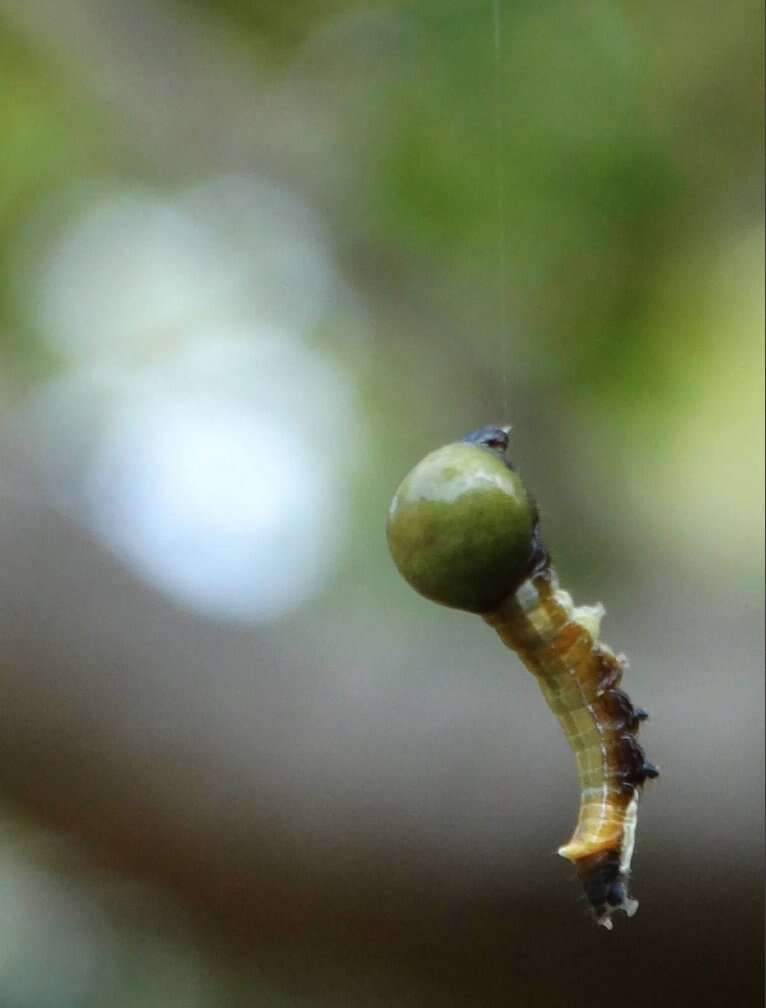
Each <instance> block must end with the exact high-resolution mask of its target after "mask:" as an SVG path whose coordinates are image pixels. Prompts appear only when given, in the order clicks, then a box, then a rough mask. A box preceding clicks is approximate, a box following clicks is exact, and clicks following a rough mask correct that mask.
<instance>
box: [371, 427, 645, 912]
mask: <svg viewBox="0 0 766 1008" xmlns="http://www.w3.org/2000/svg"><path fill="white" fill-rule="evenodd" d="M509 434H510V427H492V426H491V427H482V428H481V429H479V430H477V431H474V432H473V433H471V434H468V435H467V436H466V437H464V438H463V439H462V440H461V441H457V442H455V443H454V444H451V445H446V446H445V447H443V448H439V449H437V450H436V451H434V452H431V453H430V454H429V455H427V456H426V457H425V458H424V459H423V460H422V461H421V462H420V463H418V465H416V466H415V468H414V469H413V470H412V471H411V472H410V473H409V474H408V475H407V476H406V477H405V479H404V480H403V481H402V483H401V485H400V486H399V489H398V490H397V491H396V494H395V495H394V498H393V500H392V501H391V506H390V508H389V512H388V520H387V524H386V535H387V539H388V544H389V548H390V550H391V554H392V557H393V560H394V563H395V565H396V567H397V569H398V570H399V572H400V574H401V575H402V576H403V577H404V579H405V580H406V581H407V582H408V583H409V584H410V585H411V586H412V587H413V588H414V589H415V590H416V591H418V592H419V593H420V594H421V595H424V596H425V597H426V598H428V599H430V600H432V601H434V602H437V603H440V604H442V605H446V606H449V607H451V608H455V609H462V610H465V611H468V612H473V613H477V614H479V615H481V616H482V618H483V619H484V620H485V622H486V623H488V624H489V626H491V627H493V628H494V629H495V630H496V631H497V633H498V634H499V636H500V638H501V640H502V641H503V643H504V644H506V645H507V646H508V647H509V648H511V649H512V650H514V651H515V652H516V653H517V654H518V656H519V658H520V659H521V661H522V662H523V664H524V665H525V666H526V668H527V669H528V670H529V671H530V672H531V673H532V674H533V675H534V676H535V678H536V679H537V681H538V683H539V685H540V688H541V690H542V693H543V696H544V698H545V700H546V701H547V703H548V706H549V707H550V709H551V711H552V712H553V713H554V714H555V716H556V717H557V718H558V721H559V724H560V726H561V729H562V731H563V733H564V736H565V738H566V740H567V742H568V743H569V746H570V748H571V750H572V752H573V753H574V756H575V760H576V763H577V773H578V781H579V786H580V809H579V815H578V819H577V825H576V826H575V830H574V833H573V835H572V837H571V839H570V840H569V841H568V842H567V843H566V844H564V845H563V846H562V847H560V848H559V854H560V855H561V856H562V857H564V858H566V859H567V860H568V861H570V862H572V863H573V864H574V866H575V869H576V873H577V876H578V878H579V879H580V881H581V882H582V885H583V887H584V890H585V895H586V897H587V899H588V901H589V903H590V905H591V907H592V908H593V911H594V913H595V917H596V920H597V922H598V923H599V924H601V925H602V926H603V927H605V928H607V929H609V930H611V928H612V915H613V914H614V912H615V911H617V910H622V911H623V912H624V913H626V914H627V915H628V916H629V917H632V916H633V914H634V913H635V912H636V910H637V909H638V902H637V901H636V900H634V899H632V898H631V897H630V895H629V893H628V878H629V875H630V868H631V858H632V855H633V847H634V842H635V835H636V824H637V816H638V801H639V797H640V794H641V791H642V788H643V785H644V783H645V782H646V780H647V779H650V778H654V777H657V776H658V770H657V768H656V767H654V766H653V765H652V764H651V763H649V762H648V761H647V760H646V758H645V756H644V751H643V749H642V748H641V746H640V745H639V742H638V737H637V736H638V730H639V726H640V724H641V722H642V721H644V720H645V719H646V718H647V713H646V711H645V710H643V709H642V708H639V707H634V706H633V704H632V703H631V701H630V699H629V697H628V696H627V694H626V693H625V692H624V691H623V690H622V689H620V682H621V680H622V676H623V673H624V672H625V670H626V668H627V660H626V658H625V656H624V655H622V654H615V652H614V651H612V649H611V648H610V647H609V646H608V645H607V644H605V643H603V642H602V641H601V639H600V636H599V634H600V624H601V619H602V617H603V616H604V607H603V606H602V605H601V604H600V603H599V604H597V605H595V606H579V607H576V606H575V605H574V603H573V602H572V599H571V596H570V595H569V594H568V593H567V592H566V591H564V590H563V589H561V588H560V586H559V582H558V577H557V575H556V572H555V570H554V569H553V567H552V565H551V559H550V555H549V553H548V551H547V550H546V548H545V547H544V545H543V543H542V540H541V537H540V522H539V514H538V510H537V505H536V504H535V502H534V500H533V498H532V497H531V496H530V495H529V494H528V493H527V491H526V489H525V487H524V484H523V483H522V481H521V479H520V477H519V475H518V473H517V472H516V470H515V468H514V466H513V464H512V463H511V462H510V460H509V459H508V458H507V454H506V453H507V450H508V441H509Z"/></svg>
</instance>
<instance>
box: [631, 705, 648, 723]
mask: <svg viewBox="0 0 766 1008" xmlns="http://www.w3.org/2000/svg"><path fill="white" fill-rule="evenodd" d="M633 714H634V716H635V718H636V720H637V721H648V720H649V711H648V710H644V708H643V707H636V709H635V710H634V711H633Z"/></svg>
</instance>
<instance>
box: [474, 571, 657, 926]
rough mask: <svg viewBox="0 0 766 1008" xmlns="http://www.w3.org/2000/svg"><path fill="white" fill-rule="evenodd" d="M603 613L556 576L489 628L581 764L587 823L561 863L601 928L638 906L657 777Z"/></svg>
mask: <svg viewBox="0 0 766 1008" xmlns="http://www.w3.org/2000/svg"><path fill="white" fill-rule="evenodd" d="M603 615H604V609H603V606H601V605H597V606H582V607H580V608H575V606H574V605H573V604H572V599H571V598H570V596H569V594H568V593H567V592H565V591H562V590H561V589H560V588H559V587H558V579H557V578H556V575H555V573H554V572H553V571H552V570H551V569H550V567H549V566H546V567H544V568H543V569H542V570H541V571H538V572H537V573H536V574H535V575H534V576H533V577H531V578H529V579H528V580H526V581H525V582H524V583H523V584H522V585H521V587H520V588H519V590H518V591H517V592H515V593H514V594H513V595H512V596H509V598H507V599H506V600H505V601H504V602H503V604H502V605H501V606H499V607H498V608H497V609H495V610H493V611H492V612H489V613H485V614H484V619H485V620H486V621H487V623H489V624H490V626H493V627H494V628H495V630H496V631H497V632H498V634H499V635H500V637H501V638H502V640H503V642H504V643H505V644H507V645H508V647H511V648H513V650H514V651H516V652H517V654H518V655H519V657H520V658H521V660H522V661H523V662H524V664H525V665H526V667H527V668H528V669H529V671H530V672H532V674H533V675H534V676H535V677H536V678H537V680H538V682H539V684H540V688H541V690H542V692H543V696H544V697H545V699H546V701H547V702H548V706H549V707H550V709H551V710H552V711H553V713H554V714H555V715H556V717H557V718H558V720H559V724H560V725H561V728H562V731H563V732H564V735H565V737H566V739H567V741H568V743H569V745H570V747H571V749H572V751H573V753H574V756H575V759H576V761H577V772H578V778H579V784H580V813H579V817H578V820H577V826H576V827H575V831H574V834H573V835H572V838H571V839H570V840H569V842H568V843H566V844H565V845H564V846H563V847H560V848H559V854H560V855H561V856H562V857H564V858H567V860H569V861H571V862H573V864H574V865H575V866H576V868H577V873H578V876H579V877H580V879H581V880H582V882H583V885H584V887H585V892H586V895H587V896H588V899H589V901H590V903H591V905H592V906H593V908H594V910H595V911H596V914H597V918H598V921H599V923H600V924H603V925H604V926H605V927H607V928H611V926H612V921H611V914H612V913H613V912H614V911H615V910H618V909H621V910H624V911H625V912H626V913H627V914H628V916H632V915H633V914H634V913H635V912H636V910H637V909H638V903H637V902H636V901H635V900H632V899H631V898H630V896H629V895H628V890H627V882H628V875H629V873H630V862H631V858H632V856H633V845H634V840H635V832H636V819H637V813H638V799H639V793H640V788H641V785H642V784H643V783H644V781H645V780H646V779H647V777H656V776H657V771H656V769H655V768H654V767H653V766H651V764H648V763H646V761H645V760H644V753H643V750H642V749H641V747H640V745H639V744H638V742H637V740H636V734H637V731H638V726H639V724H640V722H641V721H642V720H643V719H644V718H645V717H646V713H645V712H644V711H643V710H640V709H636V708H634V707H633V705H632V703H631V702H630V699H629V698H628V696H627V695H626V694H625V693H624V692H623V691H622V690H621V689H619V682H620V680H621V678H622V673H623V671H624V669H625V667H626V664H627V663H626V660H625V658H624V656H622V655H615V653H614V652H613V651H612V650H611V648H609V647H608V646H607V645H606V644H603V643H601V642H600V641H599V625H600V622H601V618H602V616H603Z"/></svg>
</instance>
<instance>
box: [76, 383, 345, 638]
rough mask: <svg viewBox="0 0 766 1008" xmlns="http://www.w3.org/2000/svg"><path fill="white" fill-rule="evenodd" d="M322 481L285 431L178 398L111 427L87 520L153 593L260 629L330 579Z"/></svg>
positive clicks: (304, 447)
mask: <svg viewBox="0 0 766 1008" xmlns="http://www.w3.org/2000/svg"><path fill="white" fill-rule="evenodd" d="M331 474H332V470H331V467H330V466H328V465H327V459H326V458H325V456H324V454H323V453H322V452H321V451H320V452H312V450H311V444H310V442H309V440H308V439H307V438H306V437H305V436H303V435H302V434H301V432H300V431H299V430H296V429H295V427H294V426H292V427H287V426H278V425H275V424H274V423H273V422H272V421H271V419H270V418H269V416H268V415H265V414H263V413H261V412H259V411H258V410H257V409H253V408H249V407H247V406H244V405H242V404H232V403H230V402H227V401H226V400H219V401H216V400H214V399H211V400H209V401H208V402H204V403H202V404H200V403H199V402H197V401H195V400H194V399H193V398H185V397H183V396H177V397H175V398H170V399H167V400H161V401H158V402H155V403H151V402H149V403H141V404H138V406H136V407H132V408H128V409H126V410H125V412H124V414H123V415H122V416H120V417H119V419H118V421H117V423H116V425H115V427H114V429H113V430H112V431H111V433H110V436H109V437H108V438H106V439H105V440H104V442H103V443H102V445H101V446H100V450H99V451H98V453H97V455H96V458H95V460H94V464H93V468H92V473H91V481H90V485H89V486H88V493H87V498H88V512H89V517H90V519H91V522H92V527H93V528H94V529H95V530H96V531H98V532H99V533H100V534H101V535H102V537H103V538H104V539H105V540H107V541H108V542H109V543H110V545H111V546H112V547H113V548H115V549H117V550H118V552H119V553H120V554H121V555H122V556H123V557H124V558H125V559H126V560H127V561H128V562H129V563H130V565H131V566H132V567H133V568H134V569H135V570H136V571H137V572H139V573H140V574H143V575H144V576H145V577H147V579H148V580H150V581H152V582H153V583H154V584H156V585H157V586H158V587H160V588H163V589H164V590H166V591H167V592H169V593H171V594H173V595H175V596H177V597H178V598H179V599H181V600H182V601H184V602H186V603H188V604H189V605H191V606H193V607H195V608H201V609H204V610H207V611H210V612H212V613H214V614H216V615H220V616H224V617H232V618H237V617H240V618H245V619H249V618H257V619H265V620H268V619H272V618H275V617H278V616H280V615H282V614H283V613H284V612H287V611H290V610H292V609H293V608H295V607H296V606H298V605H300V604H301V603H302V602H304V601H305V600H306V599H307V598H308V597H309V596H310V595H312V594H313V593H314V591H315V590H316V589H317V588H318V587H319V586H320V585H321V582H322V580H323V578H324V576H325V575H326V574H327V573H328V567H329V566H331V561H332V559H333V558H334V556H335V554H336V552H337V548H338V535H337V526H336V525H335V521H334V519H335V517H336V515H337V510H336V509H338V508H339V506H340V504H339V502H338V501H337V500H335V499H334V496H333V491H332V479H331ZM334 511H335V512H336V514H334V513H333V512H334ZM342 513H343V509H342V508H341V509H340V514H341V515H342Z"/></svg>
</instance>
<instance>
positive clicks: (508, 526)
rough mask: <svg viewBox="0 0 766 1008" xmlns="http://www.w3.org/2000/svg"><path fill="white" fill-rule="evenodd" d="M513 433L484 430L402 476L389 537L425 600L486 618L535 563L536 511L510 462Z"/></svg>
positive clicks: (402, 567)
mask: <svg viewBox="0 0 766 1008" xmlns="http://www.w3.org/2000/svg"><path fill="white" fill-rule="evenodd" d="M507 445H508V429H507V428H501V427H487V428H482V430H480V431H476V432H475V433H474V434H469V435H468V437H467V438H466V439H465V440H463V441H458V442H456V443H455V444H450V445H447V446H446V447H444V448H439V449H437V451H434V452H431V454H430V455H427V456H426V457H425V458H424V459H423V460H422V462H419V463H418V464H417V465H416V466H415V468H414V469H413V470H412V471H411V472H410V473H409V474H408V475H407V476H406V477H405V478H404V480H403V482H402V484H401V486H400V487H399V489H398V490H397V491H396V494H395V495H394V499H393V500H392V501H391V507H390V508H389V512H388V523H387V526H386V535H387V537H388V545H389V548H390V550H391V555H392V556H393V558H394V563H395V564H396V566H397V568H398V570H399V573H400V574H401V575H402V577H403V578H404V579H405V581H407V582H408V583H409V584H410V585H412V587H413V588H414V589H415V590H416V591H417V592H420V594H421V595H425V597H426V598H429V599H431V600H432V601H434V602H440V603H441V604H442V605H446V606H450V607H452V608H453V609H465V610H468V611H469V612H476V613H483V612H488V611H489V610H491V609H494V608H495V607H496V606H498V605H499V604H500V603H501V602H502V601H503V600H504V599H505V598H507V596H508V595H510V594H511V592H513V591H515V590H516V589H517V588H518V587H519V585H520V584H521V582H522V581H523V580H524V578H525V577H526V576H527V575H528V574H529V572H530V569H531V567H532V565H533V563H534V559H535V527H536V524H537V513H536V509H535V505H534V503H533V501H532V500H531V499H530V497H529V496H528V494H527V492H526V490H525V489H524V484H523V483H522V482H521V479H520V478H519V476H518V474H517V473H516V472H514V470H513V469H512V468H511V467H510V465H509V464H508V462H507V460H506V458H505V450H506V447H507Z"/></svg>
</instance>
